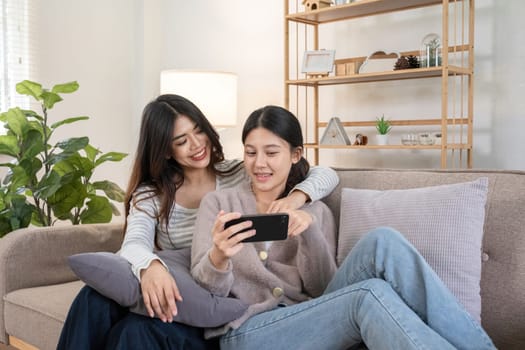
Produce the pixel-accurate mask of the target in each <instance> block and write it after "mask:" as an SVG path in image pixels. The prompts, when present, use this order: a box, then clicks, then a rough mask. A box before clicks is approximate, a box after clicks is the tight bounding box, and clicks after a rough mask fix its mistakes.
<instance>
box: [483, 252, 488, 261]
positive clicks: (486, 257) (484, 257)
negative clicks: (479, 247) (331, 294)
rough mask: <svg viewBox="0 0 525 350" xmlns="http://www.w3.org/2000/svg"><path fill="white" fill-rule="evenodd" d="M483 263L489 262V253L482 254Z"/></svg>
mask: <svg viewBox="0 0 525 350" xmlns="http://www.w3.org/2000/svg"><path fill="white" fill-rule="evenodd" d="M481 261H483V262H487V261H489V255H488V254H487V253H485V252H483V253H482V254H481Z"/></svg>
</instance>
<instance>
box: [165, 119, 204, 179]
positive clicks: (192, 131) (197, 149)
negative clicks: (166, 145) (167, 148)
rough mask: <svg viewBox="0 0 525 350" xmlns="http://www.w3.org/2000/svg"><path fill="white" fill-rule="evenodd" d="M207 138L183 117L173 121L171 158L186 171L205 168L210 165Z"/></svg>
mask: <svg viewBox="0 0 525 350" xmlns="http://www.w3.org/2000/svg"><path fill="white" fill-rule="evenodd" d="M210 155H211V145H210V140H209V138H208V136H207V135H206V134H205V133H204V132H203V131H202V130H201V129H200V128H199V127H198V126H197V124H195V122H194V121H192V120H191V119H190V118H188V117H186V116H185V115H179V116H178V117H177V120H176V121H175V125H174V128H173V139H172V154H171V156H172V157H173V158H174V159H175V160H176V161H177V162H178V163H179V164H180V165H181V166H182V167H183V168H186V169H197V168H206V167H207V166H208V165H209V164H210Z"/></svg>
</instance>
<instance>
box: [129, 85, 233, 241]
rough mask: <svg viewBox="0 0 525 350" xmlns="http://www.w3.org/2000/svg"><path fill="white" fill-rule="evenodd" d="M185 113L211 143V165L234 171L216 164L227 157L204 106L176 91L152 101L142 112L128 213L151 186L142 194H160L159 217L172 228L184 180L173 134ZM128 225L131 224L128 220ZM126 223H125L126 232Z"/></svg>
mask: <svg viewBox="0 0 525 350" xmlns="http://www.w3.org/2000/svg"><path fill="white" fill-rule="evenodd" d="M181 115H184V116H186V117H188V118H189V119H191V120H192V121H193V122H195V124H197V126H198V128H199V129H200V130H202V131H203V132H204V133H205V134H206V136H208V139H209V140H210V143H211V156H210V158H211V159H210V164H209V165H208V168H209V169H210V170H211V171H213V172H214V173H215V174H217V175H225V174H227V173H229V172H234V169H228V170H226V171H223V172H221V171H219V170H216V168H215V165H216V164H217V163H218V162H221V161H223V160H224V153H223V150H222V145H221V143H220V142H219V135H218V133H217V132H216V131H215V130H214V129H213V127H212V126H211V124H210V122H209V121H208V119H206V117H205V116H204V114H203V113H202V112H201V110H200V109H199V108H198V107H197V106H196V105H195V104H193V103H192V102H191V101H190V100H188V99H186V98H184V97H182V96H179V95H173V94H165V95H160V96H158V97H157V98H156V99H154V100H153V101H151V102H149V103H148V104H147V105H146V107H144V111H143V112H142V122H141V125H140V137H139V142H138V146H137V151H136V153H135V160H134V163H133V168H132V170H131V176H130V178H129V183H128V188H127V191H126V200H125V213H126V217H127V216H128V214H129V212H130V208H131V206H133V205H134V204H136V203H132V198H133V194H134V193H135V192H136V191H137V189H138V188H139V187H140V186H148V187H149V188H150V189H147V190H146V189H145V190H144V191H143V192H141V193H137V194H140V195H141V196H140V197H141V199H142V200H143V199H148V198H151V197H154V196H159V197H160V203H161V204H160V208H159V215H158V217H157V218H156V219H158V220H159V222H160V223H161V224H164V225H165V226H166V230H167V228H168V223H169V216H170V212H171V208H172V206H173V204H174V203H175V193H176V192H177V189H178V188H180V187H181V186H182V184H183V183H184V171H183V169H182V167H181V166H180V164H179V163H178V162H177V161H176V160H175V159H173V157H171V153H172V138H173V128H174V125H175V121H176V120H177V118H178V117H179V116H181ZM125 226H127V221H126V224H125ZM125 228H126V227H124V232H126V230H125Z"/></svg>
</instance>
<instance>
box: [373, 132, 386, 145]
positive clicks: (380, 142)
mask: <svg viewBox="0 0 525 350" xmlns="http://www.w3.org/2000/svg"><path fill="white" fill-rule="evenodd" d="M376 143H377V144H378V145H388V135H386V134H385V135H381V134H380V135H376Z"/></svg>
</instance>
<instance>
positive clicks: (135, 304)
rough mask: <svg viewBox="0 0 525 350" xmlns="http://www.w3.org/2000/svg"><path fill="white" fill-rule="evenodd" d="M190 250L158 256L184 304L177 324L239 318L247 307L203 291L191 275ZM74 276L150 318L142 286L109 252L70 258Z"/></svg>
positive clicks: (180, 304)
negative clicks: (167, 269)
mask: <svg viewBox="0 0 525 350" xmlns="http://www.w3.org/2000/svg"><path fill="white" fill-rule="evenodd" d="M190 254H191V253H190V248H186V249H179V250H166V251H161V252H159V253H158V255H159V257H160V258H161V259H162V260H163V261H164V262H165V263H166V265H167V266H168V268H169V270H170V273H171V274H172V276H173V277H174V278H175V281H176V283H177V287H178V288H179V291H180V293H181V295H182V298H183V301H182V302H177V310H178V313H177V316H175V317H174V318H173V319H174V321H176V322H180V323H184V324H187V325H190V326H195V327H206V328H208V327H218V326H221V325H223V324H226V323H228V322H230V321H232V320H235V319H237V318H239V317H240V316H241V315H242V314H243V313H244V312H245V311H246V309H247V308H248V305H247V304H246V303H244V302H242V301H241V300H239V299H236V298H230V297H219V296H216V295H213V294H212V293H210V292H209V291H207V290H206V289H204V288H202V287H201V286H200V285H199V284H198V283H197V282H195V280H194V279H193V277H192V276H191V274H190ZM68 262H69V266H70V267H71V269H72V270H73V272H75V274H76V275H77V276H78V277H79V278H80V279H81V280H82V281H84V283H86V284H87V285H88V286H90V287H92V288H93V289H95V290H96V291H98V292H99V293H100V294H102V295H104V296H106V297H107V298H110V299H113V300H115V301H116V302H117V303H119V304H120V305H122V306H126V307H130V311H131V312H135V313H138V314H142V315H147V312H146V308H145V307H144V302H143V299H142V294H141V290H140V283H139V281H138V279H137V278H136V277H135V275H134V274H133V272H132V271H131V266H130V264H129V262H128V261H127V260H126V259H124V258H123V257H121V256H120V255H117V254H113V253H108V252H96V253H81V254H76V255H72V256H70V257H69V258H68Z"/></svg>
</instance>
